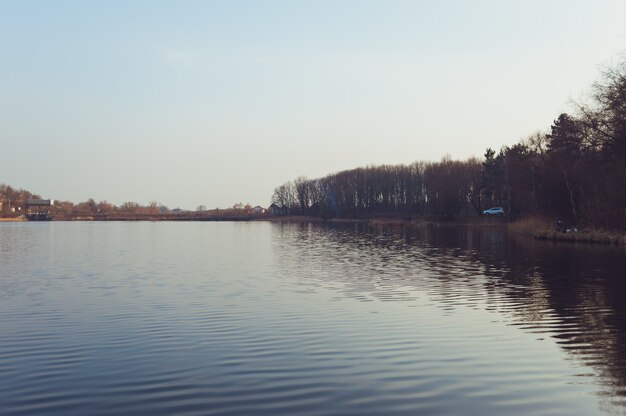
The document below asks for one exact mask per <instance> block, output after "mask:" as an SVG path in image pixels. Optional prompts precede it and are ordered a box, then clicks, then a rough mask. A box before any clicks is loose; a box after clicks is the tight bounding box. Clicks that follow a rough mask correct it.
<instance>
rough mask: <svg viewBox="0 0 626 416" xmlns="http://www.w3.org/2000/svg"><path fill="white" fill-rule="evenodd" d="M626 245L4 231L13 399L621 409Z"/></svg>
mask: <svg viewBox="0 0 626 416" xmlns="http://www.w3.org/2000/svg"><path fill="white" fill-rule="evenodd" d="M34 254H36V255H34ZM621 254H622V253H621V252H615V251H612V250H607V249H595V248H581V247H575V246H557V247H552V246H550V245H546V244H535V243H534V242H532V241H528V240H516V239H512V238H511V237H509V236H507V235H505V234H502V233H501V232H500V231H497V230H496V231H494V230H474V231H472V230H470V229H464V228H446V227H442V228H432V229H420V230H410V231H408V230H406V229H369V228H367V227H363V226H362V225H355V224H342V225H308V224H306V225H300V224H270V223H51V224H0V265H1V266H2V267H1V269H0V313H1V314H2V316H3V320H2V321H0V408H3V409H9V411H10V412H9V413H15V414H63V415H66V414H111V413H124V414H146V413H149V414H172V413H187V414H207V413H211V414H272V415H275V414H390V413H391V414H416V413H418V414H494V415H495V414H498V415H499V414H525V415H527V414H568V415H570V414H578V415H589V414H597V413H600V412H609V413H620V412H622V410H623V409H624V407H622V406H621V405H620V404H618V405H617V406H616V405H614V403H617V402H620V401H621V400H622V398H623V395H624V385H625V381H624V380H625V378H626V377H625V376H624V374H625V373H626V372H625V371H624V357H625V354H624V347H623V345H624V344H623V343H622V342H620V341H621V339H622V338H623V335H622V334H623V333H624V331H625V328H624V321H623V317H624V316H625V315H624V306H623V301H622V300H621V294H623V293H625V292H624V291H623V290H622V289H623V285H624V283H623V282H622V281H621V279H618V278H619V277H620V276H621V273H622V272H621V270H622V268H621V266H622V255H621Z"/></svg>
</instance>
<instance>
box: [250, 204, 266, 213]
mask: <svg viewBox="0 0 626 416" xmlns="http://www.w3.org/2000/svg"><path fill="white" fill-rule="evenodd" d="M266 211H267V210H266V209H265V208H263V207H261V206H259V205H257V206H256V207H254V208H252V213H253V214H265V212H266Z"/></svg>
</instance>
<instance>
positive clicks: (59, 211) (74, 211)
mask: <svg viewBox="0 0 626 416" xmlns="http://www.w3.org/2000/svg"><path fill="white" fill-rule="evenodd" d="M28 199H41V196H39V195H37V194H34V193H32V192H29V191H27V190H24V189H18V188H14V187H12V186H10V185H6V184H2V183H0V218H1V217H19V216H22V215H24V213H25V208H26V201H27V200H28ZM258 208H260V207H257V208H253V207H252V205H251V204H250V203H246V204H244V203H241V202H238V203H236V204H234V205H233V206H232V207H228V208H215V209H207V207H206V206H204V205H199V206H198V207H197V208H196V209H195V211H190V210H184V209H180V208H173V209H170V208H168V207H167V206H165V205H163V204H160V203H158V202H156V201H152V202H149V203H148V204H140V203H137V202H130V201H129V202H124V203H123V204H120V205H115V204H112V203H110V202H107V201H99V202H97V201H96V200H94V199H93V198H90V199H88V200H87V201H83V202H79V203H74V202H71V201H59V200H55V201H54V209H53V217H54V219H57V220H64V219H66V220H70V219H142V218H154V219H156V218H164V219H169V218H180V219H184V218H191V219H196V218H211V217H220V218H222V217H223V218H229V217H244V216H250V215H256V214H258V213H259V210H258ZM261 210H262V209H261ZM263 212H264V210H263Z"/></svg>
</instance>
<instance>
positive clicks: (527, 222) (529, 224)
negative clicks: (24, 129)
mask: <svg viewBox="0 0 626 416" xmlns="http://www.w3.org/2000/svg"><path fill="white" fill-rule="evenodd" d="M25 221H28V220H27V219H26V218H25V216H23V215H21V216H16V217H10V218H0V222H25ZM53 221H70V222H71V221H106V222H109V221H111V222H112V221H146V222H158V221H182V222H193V221H197V222H220V221H231V222H233V221H234V222H236V221H241V222H254V221H267V222H284V223H359V224H367V225H368V226H371V227H388V226H391V227H409V228H421V227H454V226H467V227H481V228H501V229H506V230H507V231H508V232H510V233H512V234H516V235H520V236H524V237H527V238H532V239H535V240H543V241H552V242H567V243H584V244H594V245H604V246H619V247H622V248H626V233H624V232H619V231H614V230H603V229H586V228H582V229H576V230H574V229H570V230H565V231H556V229H555V226H554V224H553V223H551V222H550V221H548V220H546V219H542V218H537V217H527V218H522V219H517V220H514V221H509V220H508V218H505V217H502V218H495V217H493V218H492V217H486V216H481V217H477V216H468V217H457V218H455V219H452V220H445V221H444V220H442V219H441V218H437V217H399V216H395V217H384V216H372V217H369V218H322V217H316V216H302V215H285V216H280V215H277V216H274V215H270V214H242V213H240V214H232V213H231V214H230V215H216V214H215V213H213V214H212V215H207V214H206V213H202V212H189V213H186V214H185V213H183V214H177V215H168V214H157V215H150V214H142V215H94V216H76V217H67V218H58V217H57V218H55V219H54V220H53Z"/></svg>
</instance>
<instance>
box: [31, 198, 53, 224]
mask: <svg viewBox="0 0 626 416" xmlns="http://www.w3.org/2000/svg"><path fill="white" fill-rule="evenodd" d="M53 208H54V200H52V199H27V200H26V218H28V219H29V220H31V221H45V220H51V219H52V211H53Z"/></svg>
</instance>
